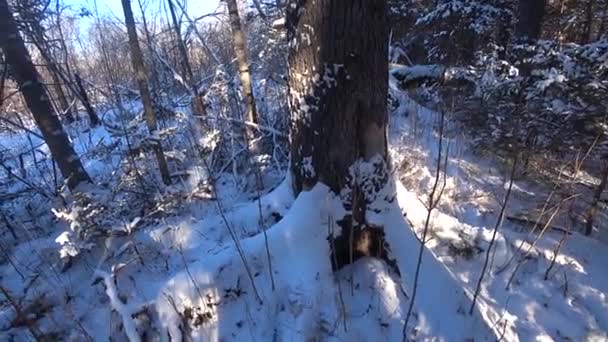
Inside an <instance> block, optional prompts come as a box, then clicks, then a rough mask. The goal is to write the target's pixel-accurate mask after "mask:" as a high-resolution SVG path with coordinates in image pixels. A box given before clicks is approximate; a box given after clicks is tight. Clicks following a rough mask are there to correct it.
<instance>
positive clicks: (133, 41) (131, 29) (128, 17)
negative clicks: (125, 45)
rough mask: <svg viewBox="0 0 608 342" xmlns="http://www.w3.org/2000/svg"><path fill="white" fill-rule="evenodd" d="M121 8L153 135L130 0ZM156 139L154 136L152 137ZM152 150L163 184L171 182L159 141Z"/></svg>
mask: <svg viewBox="0 0 608 342" xmlns="http://www.w3.org/2000/svg"><path fill="white" fill-rule="evenodd" d="M122 8H123V10H124V12H125V23H126V25H127V33H128V34H129V48H130V49H131V62H132V64H133V69H134V70H135V78H136V79H137V85H138V86H139V92H140V95H141V100H142V102H143V105H144V118H145V120H146V124H147V125H148V130H149V131H150V134H151V135H152V136H154V135H155V133H156V129H157V126H158V125H157V121H156V114H155V113H154V107H153V105H152V96H151V95H150V90H149V89H148V76H147V75H146V67H145V65H144V58H143V55H142V53H141V49H140V47H139V42H138V40H137V31H135V19H134V18H133V10H132V9H131V0H122ZM154 139H156V138H154ZM152 148H153V150H154V154H155V155H156V160H157V161H158V168H159V170H160V175H161V177H162V178H163V182H165V184H170V183H171V175H170V173H169V167H168V166H167V160H166V159H165V154H164V153H163V149H162V146H161V143H160V141H158V140H154V141H153V147H152Z"/></svg>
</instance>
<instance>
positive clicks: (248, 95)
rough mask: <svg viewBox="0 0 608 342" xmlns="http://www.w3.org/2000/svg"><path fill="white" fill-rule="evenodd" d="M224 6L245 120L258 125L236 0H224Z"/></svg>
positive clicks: (245, 41) (245, 44) (245, 45)
mask: <svg viewBox="0 0 608 342" xmlns="http://www.w3.org/2000/svg"><path fill="white" fill-rule="evenodd" d="M226 4H227V5H228V15H229V17H230V27H231V28H232V43H233V45H234V53H235V54H236V59H237V65H238V69H239V75H240V77H241V86H242V87H243V95H244V96H245V104H246V106H247V120H248V121H249V122H253V123H258V113H257V110H256V106H255V98H254V96H253V86H252V82H251V72H250V70H249V61H248V58H247V40H246V39H245V34H244V33H243V29H242V28H241V19H240V16H239V9H238V6H237V3H236V0H226Z"/></svg>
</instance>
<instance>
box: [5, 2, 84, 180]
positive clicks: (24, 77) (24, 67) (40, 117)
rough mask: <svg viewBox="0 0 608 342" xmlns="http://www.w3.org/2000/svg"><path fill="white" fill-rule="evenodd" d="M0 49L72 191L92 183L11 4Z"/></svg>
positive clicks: (6, 15) (7, 12) (6, 12)
mask: <svg viewBox="0 0 608 342" xmlns="http://www.w3.org/2000/svg"><path fill="white" fill-rule="evenodd" d="M0 47H1V48H2V50H3V51H4V55H5V60H6V63H7V64H8V65H9V66H10V73H11V75H12V76H13V78H14V79H15V81H16V82H17V84H18V85H19V89H20V90H21V92H22V93H23V97H24V98H25V101H26V103H27V105H28V107H29V109H30V111H31V112H32V115H33V116H34V120H35V121H36V124H37V125H38V127H39V128H40V132H41V133H42V136H43V137H44V140H45V142H46V144H47V145H48V147H49V150H50V151H51V154H52V156H53V158H54V159H55V161H57V165H58V166H59V169H60V170H61V174H62V175H63V177H64V178H65V179H66V182H67V185H68V187H69V188H70V189H74V188H76V186H78V184H80V183H81V182H90V178H89V175H88V174H87V172H86V171H85V169H84V168H83V166H82V163H81V162H80V159H79V158H78V155H77V154H76V152H75V151H74V149H73V148H72V145H71V143H70V140H69V139H68V136H67V135H66V134H65V132H64V130H63V127H62V126H61V123H60V122H59V119H58V118H57V116H55V115H54V114H53V108H52V105H51V102H50V100H49V95H48V93H47V92H46V90H45V88H44V86H43V84H42V81H41V76H40V74H39V73H38V71H37V70H36V68H35V67H34V64H33V63H32V59H31V57H30V54H29V52H28V51H27V49H26V47H25V43H24V42H23V39H22V38H21V35H20V34H19V31H18V29H17V23H16V22H15V19H14V18H13V14H12V13H11V10H10V8H9V6H8V1H7V0H0Z"/></svg>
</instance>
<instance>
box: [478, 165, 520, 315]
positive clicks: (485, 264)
mask: <svg viewBox="0 0 608 342" xmlns="http://www.w3.org/2000/svg"><path fill="white" fill-rule="evenodd" d="M518 159H519V158H518V156H517V155H516V156H515V157H514V159H513V166H512V167H511V175H510V176H509V178H510V179H509V188H508V189H507V192H506V193H505V198H504V201H503V202H502V205H501V208H500V214H499V215H498V218H497V219H496V225H495V226H494V232H493V233H492V239H491V240H490V245H489V246H488V249H487V250H486V257H485V260H484V262H483V268H482V269H481V274H480V275H479V279H478V280H477V287H476V288H475V294H474V295H473V302H472V303H471V308H470V309H469V315H472V314H473V310H475V303H476V302H477V297H478V296H479V291H480V290H481V282H482V281H483V277H484V275H485V273H486V269H487V268H488V262H489V261H490V251H491V250H492V247H493V246H494V242H495V241H496V235H497V233H498V229H499V228H500V226H501V225H502V221H503V219H504V216H505V210H506V208H507V203H508V202H509V196H511V189H512V188H513V178H514V176H515V170H516V168H517V161H518Z"/></svg>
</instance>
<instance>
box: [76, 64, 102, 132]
mask: <svg viewBox="0 0 608 342" xmlns="http://www.w3.org/2000/svg"><path fill="white" fill-rule="evenodd" d="M74 80H75V81H76V86H77V87H78V93H79V94H80V99H81V102H82V105H83V106H84V109H85V111H86V112H87V115H88V116H89V125H91V127H95V126H98V125H99V124H101V120H99V116H97V113H95V110H94V109H93V106H91V101H90V100H89V95H88V94H87V91H86V89H85V88H84V85H83V84H82V79H81V78H80V75H78V74H74Z"/></svg>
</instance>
